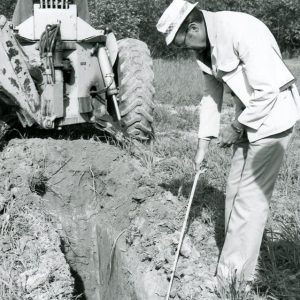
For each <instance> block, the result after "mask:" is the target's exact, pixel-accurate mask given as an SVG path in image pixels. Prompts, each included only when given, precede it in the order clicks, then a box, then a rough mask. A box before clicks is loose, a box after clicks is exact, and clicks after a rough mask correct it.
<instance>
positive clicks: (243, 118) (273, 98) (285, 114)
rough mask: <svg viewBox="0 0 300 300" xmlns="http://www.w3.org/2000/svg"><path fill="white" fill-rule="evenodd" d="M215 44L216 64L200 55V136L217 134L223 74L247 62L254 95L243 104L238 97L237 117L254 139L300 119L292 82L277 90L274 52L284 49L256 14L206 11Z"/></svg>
mask: <svg viewBox="0 0 300 300" xmlns="http://www.w3.org/2000/svg"><path fill="white" fill-rule="evenodd" d="M202 12H203V15H204V19H205V22H206V27H207V33H208V39H209V42H210V45H211V60H212V68H209V67H208V66H206V65H204V64H203V63H202V62H201V61H198V64H199V66H200V67H201V69H202V71H203V74H204V96H203V98H202V99H201V102H200V108H199V114H200V124H199V132H198V137H199V138H204V139H207V138H214V137H218V134H219V129H220V113H221V109H222V101H223V99H222V98H223V88H224V87H223V83H222V75H224V74H225V73H227V72H231V71H233V70H234V69H235V68H237V66H238V65H240V64H243V66H244V68H245V72H246V76H247V79H248V82H249V84H250V85H251V87H252V88H253V90H254V95H255V97H254V99H253V100H251V101H250V104H249V106H247V107H246V108H245V109H243V108H244V107H243V105H242V103H241V102H240V101H239V100H238V99H236V101H235V104H236V119H238V120H239V122H240V123H242V124H244V125H245V126H247V134H248V138H249V140H250V141H255V140H259V139H261V138H264V137H266V136H270V135H273V134H277V133H279V132H283V131H285V130H287V129H289V128H291V127H292V126H294V124H295V123H296V122H297V120H299V119H300V98H299V94H298V92H297V90H296V88H295V86H294V87H293V93H292V92H291V90H287V91H285V92H281V93H280V91H279V88H278V87H277V86H276V84H275V78H274V70H272V65H273V64H274V63H273V62H272V57H274V56H273V55H270V52H271V51H274V50H275V51H276V52H277V53H279V54H280V50H279V47H278V45H277V42H276V40H275V38H274V37H273V35H272V34H271V32H270V30H269V29H268V28H267V27H266V26H265V25H264V24H263V23H262V22H261V21H259V20H258V19H256V18H254V17H253V16H250V15H248V14H244V13H239V12H228V11H224V12H216V13H212V12H208V11H202Z"/></svg>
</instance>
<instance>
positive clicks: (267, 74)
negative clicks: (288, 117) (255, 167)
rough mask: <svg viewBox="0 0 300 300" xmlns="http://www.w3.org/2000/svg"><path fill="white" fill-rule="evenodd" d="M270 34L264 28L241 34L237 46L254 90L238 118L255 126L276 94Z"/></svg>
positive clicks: (263, 117)
mask: <svg viewBox="0 0 300 300" xmlns="http://www.w3.org/2000/svg"><path fill="white" fill-rule="evenodd" d="M270 37H271V35H268V32H267V29H266V30H265V31H262V32H256V33H255V34H254V32H251V33H249V34H245V35H243V36H241V37H240V40H239V41H238V42H237V47H236V51H237V53H238V55H239V58H240V59H241V61H242V63H243V64H244V68H245V73H246V76H247V79H248V82H249V84H250V86H251V87H252V89H253V90H254V99H252V100H251V101H250V102H249V105H248V106H247V107H246V108H245V110H244V111H243V112H242V113H241V115H240V116H239V118H238V121H239V122H240V123H242V124H243V125H245V126H247V127H250V128H252V129H254V130H257V129H258V128H259V127H260V126H261V125H262V123H263V122H264V120H265V118H266V117H267V116H268V115H269V112H270V111H271V109H272V108H273V105H274V103H275V101H276V99H277V96H278V95H279V87H277V84H276V78H275V74H274V73H275V72H274V71H273V59H274V57H275V56H274V51H275V50H274V49H273V48H272V44H271V38H270ZM273 46H275V41H274V45H273Z"/></svg>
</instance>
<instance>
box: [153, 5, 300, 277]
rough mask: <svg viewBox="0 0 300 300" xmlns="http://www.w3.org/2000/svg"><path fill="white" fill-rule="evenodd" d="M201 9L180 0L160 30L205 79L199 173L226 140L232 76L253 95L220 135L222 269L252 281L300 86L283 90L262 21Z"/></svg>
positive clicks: (299, 107)
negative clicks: (194, 59)
mask: <svg viewBox="0 0 300 300" xmlns="http://www.w3.org/2000/svg"><path fill="white" fill-rule="evenodd" d="M196 5H197V4H191V3H189V2H187V1H184V0H174V1H173V2H172V3H171V4H170V6H169V7H168V8H167V10H166V11H165V12H164V14H163V16H162V17H161V18H160V20H159V22H158V24H157V29H158V31H160V32H162V33H163V34H164V35H165V38H166V43H167V45H170V44H174V45H176V46H177V47H185V48H188V49H192V50H194V51H195V52H196V54H197V56H198V58H199V61H198V63H199V65H200V66H201V69H202V71H203V74H204V85H205V86H204V96H203V98H202V100H201V103H200V108H199V110H200V125H199V133H198V138H199V140H198V149H197V153H196V156H195V161H194V165H195V169H196V170H199V169H200V167H201V164H202V162H203V159H204V158H205V156H206V153H207V151H208V148H209V143H210V141H211V139H213V138H217V137H218V136H219V131H220V112H221V108H222V95H223V87H224V78H225V76H226V75H228V74H229V73H230V72H233V71H235V70H237V68H238V67H239V66H242V68H243V70H244V76H245V77H246V81H245V82H247V83H248V85H249V86H250V87H251V89H252V91H253V94H252V95H253V97H252V98H251V100H250V101H249V103H248V104H247V105H246V106H245V105H244V104H243V102H242V101H241V100H240V99H238V98H235V106H236V114H235V118H234V120H233V121H232V123H231V124H230V125H228V126H227V127H226V128H225V129H224V130H222V131H221V133H220V136H219V139H220V146H221V147H229V146H231V145H233V156H232V164H231V170H230V174H229V178H228V182H227V191H226V205H225V230H226V232H225V234H226V237H225V242H224V246H223V249H222V251H221V255H220V258H219V262H218V267H217V275H218V276H220V277H223V278H224V277H225V279H226V278H227V279H229V280H230V279H232V278H233V276H237V277H238V279H239V280H243V281H252V280H253V278H254V275H255V269H256V265H257V260H258V255H259V250H260V246H261V241H262V236H263V231H264V228H265V224H266V221H267V217H268V212H269V204H270V199H271V196H272V192H273V188H274V184H275V180H276V177H277V175H278V172H279V168H280V165H281V163H282V160H283V156H284V152H285V150H286V148H287V145H288V142H289V140H290V137H291V134H292V129H293V126H294V124H295V123H296V121H297V120H299V119H300V100H299V94H298V91H297V90H296V88H295V85H288V86H285V87H281V86H279V85H278V81H277V79H278V76H280V74H278V72H277V73H276V72H275V70H274V65H278V60H280V57H279V56H278V55H280V50H279V48H278V45H277V43H276V41H275V38H274V37H273V35H272V34H271V32H270V31H269V29H268V28H267V27H266V26H265V25H264V24H263V23H262V22H261V21H259V20H258V19H256V18H254V17H252V16H250V15H248V14H244V13H239V12H229V11H223V12H216V13H213V12H208V11H204V10H201V11H200V10H198V9H197V8H196ZM280 62H281V60H280ZM187 84H188V82H187Z"/></svg>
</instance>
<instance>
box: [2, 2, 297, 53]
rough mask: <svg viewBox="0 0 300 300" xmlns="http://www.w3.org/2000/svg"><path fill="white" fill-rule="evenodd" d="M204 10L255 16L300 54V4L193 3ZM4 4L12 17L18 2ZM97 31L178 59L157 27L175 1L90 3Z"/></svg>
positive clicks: (4, 11) (287, 50)
mask: <svg viewBox="0 0 300 300" xmlns="http://www.w3.org/2000/svg"><path fill="white" fill-rule="evenodd" d="M189 1H190V2H193V3H194V2H199V6H200V7H201V9H205V10H210V11H220V10H232V11H241V12H246V13H250V14H252V15H254V16H255V17H257V18H259V19H261V20H262V21H263V22H264V23H265V24H266V25H267V26H268V27H269V28H270V29H271V31H272V32H273V34H274V36H275V37H276V39H277V41H278V43H279V45H280V47H281V50H282V51H283V52H284V53H285V55H286V56H292V55H299V54H300V0H209V1H208V0H198V1H196V0H189ZM1 2H2V3H0V14H3V15H6V16H8V17H11V15H12V13H13V8H14V6H15V3H16V0H6V1H1ZM88 2H89V8H90V15H91V22H92V25H93V26H95V27H98V28H99V27H102V26H109V27H111V28H112V29H113V31H114V32H115V33H116V35H117V37H118V38H124V37H134V38H139V39H141V40H143V41H145V42H146V43H147V44H148V45H149V47H150V50H151V52H152V55H153V56H154V57H168V56H172V55H175V53H176V51H175V50H174V49H172V48H171V49H167V48H166V46H165V44H164V38H163V36H162V35H161V34H159V33H158V32H157V31H156V28H155V25H156V23H157V20H158V19H159V17H160V16H161V14H162V13H163V11H164V9H165V8H166V7H167V6H168V5H169V4H170V2H172V0H88Z"/></svg>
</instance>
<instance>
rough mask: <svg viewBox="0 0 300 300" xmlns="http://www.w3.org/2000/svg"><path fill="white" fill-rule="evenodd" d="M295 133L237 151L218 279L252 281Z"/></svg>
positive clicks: (241, 146) (239, 145)
mask: <svg viewBox="0 0 300 300" xmlns="http://www.w3.org/2000/svg"><path fill="white" fill-rule="evenodd" d="M291 135H292V129H289V130H287V131H285V132H282V133H280V134H276V135H273V136H270V137H267V138H264V139H261V140H258V141H255V142H251V143H250V142H249V141H248V140H247V139H245V140H244V141H243V142H240V143H237V144H236V145H234V148H233V156H232V163H231V169H230V173H229V177H228V181H227V189H226V200H225V201H226V202H225V242H224V246H223V249H222V251H221V255H220V258H219V263H218V267H217V275H218V276H221V277H223V278H224V277H225V278H228V279H230V278H232V276H237V277H238V279H239V280H245V281H252V280H253V278H254V276H255V269H256V266H257V261H258V257H259V251H260V246H261V242H262V237H263V232H264V229H265V225H266V222H267V219H268V214H269V205H270V200H271V197H272V193H273V189H274V185H275V181H276V178H277V175H278V173H279V169H280V166H281V164H282V161H283V158H284V153H285V150H286V148H287V146H288V142H289V140H290V138H291Z"/></svg>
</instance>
